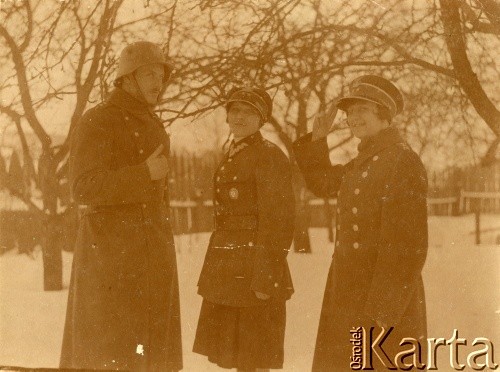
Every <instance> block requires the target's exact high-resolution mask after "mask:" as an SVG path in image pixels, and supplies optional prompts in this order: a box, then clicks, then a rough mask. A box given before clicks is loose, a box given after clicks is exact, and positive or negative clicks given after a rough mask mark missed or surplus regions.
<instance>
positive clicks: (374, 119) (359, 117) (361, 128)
mask: <svg viewBox="0 0 500 372" xmlns="http://www.w3.org/2000/svg"><path fill="white" fill-rule="evenodd" d="M378 110H379V108H378V105H377V104H376V103H373V102H366V101H356V102H354V103H352V104H350V105H349V107H347V110H346V113H347V123H348V124H349V127H350V128H351V131H352V134H354V136H356V137H358V138H360V139H363V138H365V137H371V136H374V135H376V134H377V133H378V132H380V131H381V130H382V129H384V128H387V127H388V126H389V123H388V122H387V121H385V120H382V119H380V118H379V116H378Z"/></svg>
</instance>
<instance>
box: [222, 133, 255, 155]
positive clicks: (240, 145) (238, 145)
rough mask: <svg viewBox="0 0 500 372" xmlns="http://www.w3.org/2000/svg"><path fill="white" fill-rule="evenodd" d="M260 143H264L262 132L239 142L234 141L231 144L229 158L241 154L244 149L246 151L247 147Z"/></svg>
mask: <svg viewBox="0 0 500 372" xmlns="http://www.w3.org/2000/svg"><path fill="white" fill-rule="evenodd" d="M258 141H262V134H261V133H260V131H257V132H255V133H254V134H252V135H250V136H247V137H245V138H243V139H241V140H239V141H238V142H235V141H233V142H232V143H231V146H230V147H229V151H228V153H227V155H228V156H229V157H233V156H235V155H236V154H238V153H239V152H241V151H242V150H243V149H245V148H246V147H248V146H250V145H252V144H254V143H256V142H258Z"/></svg>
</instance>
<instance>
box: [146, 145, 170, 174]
mask: <svg viewBox="0 0 500 372" xmlns="http://www.w3.org/2000/svg"><path fill="white" fill-rule="evenodd" d="M162 151H163V145H160V146H158V147H157V148H156V150H155V151H154V152H153V153H152V154H151V155H149V157H148V158H147V159H146V165H147V166H148V170H149V176H150V177H151V180H153V181H156V180H160V179H162V178H165V177H166V176H167V173H168V160H167V157H166V156H165V155H163V154H162Z"/></svg>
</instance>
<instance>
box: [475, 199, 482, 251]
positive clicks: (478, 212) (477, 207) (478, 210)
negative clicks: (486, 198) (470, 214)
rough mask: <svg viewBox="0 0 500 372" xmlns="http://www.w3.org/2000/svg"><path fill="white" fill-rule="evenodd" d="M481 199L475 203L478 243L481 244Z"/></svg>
mask: <svg viewBox="0 0 500 372" xmlns="http://www.w3.org/2000/svg"><path fill="white" fill-rule="evenodd" d="M480 203H481V199H479V200H477V202H476V203H474V216H475V220H476V245H478V244H481V206H480Z"/></svg>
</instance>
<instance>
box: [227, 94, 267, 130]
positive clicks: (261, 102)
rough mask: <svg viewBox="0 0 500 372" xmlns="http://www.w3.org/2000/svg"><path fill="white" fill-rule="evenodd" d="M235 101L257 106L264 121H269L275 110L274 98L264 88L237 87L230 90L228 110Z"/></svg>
mask: <svg viewBox="0 0 500 372" xmlns="http://www.w3.org/2000/svg"><path fill="white" fill-rule="evenodd" d="M234 102H244V103H246V104H249V105H250V106H252V107H253V108H255V109H256V110H257V111H258V113H259V115H260V116H261V117H262V120H263V121H264V122H267V121H268V120H269V118H270V117H271V114H272V111H273V100H272V99H271V96H269V94H267V92H266V91H265V90H264V89H259V88H235V89H233V90H232V91H231V92H229V98H228V100H227V102H226V110H227V111H229V108H230V107H231V104H233V103H234Z"/></svg>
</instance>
